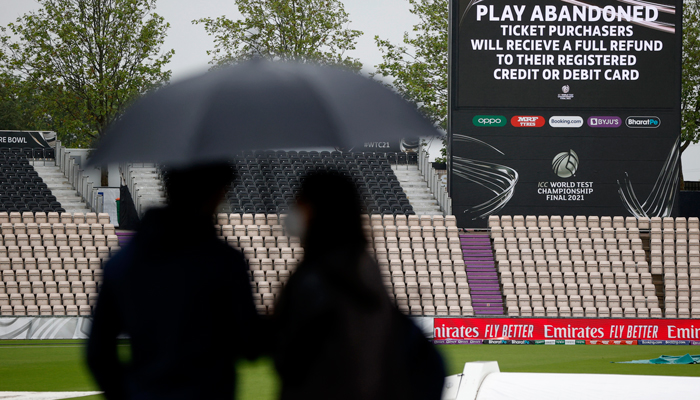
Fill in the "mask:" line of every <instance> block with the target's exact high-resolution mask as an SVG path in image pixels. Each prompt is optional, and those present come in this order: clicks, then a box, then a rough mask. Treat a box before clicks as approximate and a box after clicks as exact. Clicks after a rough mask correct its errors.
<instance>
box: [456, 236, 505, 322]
mask: <svg viewBox="0 0 700 400" xmlns="http://www.w3.org/2000/svg"><path fill="white" fill-rule="evenodd" d="M459 241H460V243H461V245H462V254H463V256H464V264H465V265H466V268H467V282H469V291H470V293H471V298H472V306H473V307H474V315H476V316H480V315H503V314H504V312H503V293H502V292H501V285H500V282H499V280H498V271H497V270H496V263H495V261H494V259H493V247H492V246H491V238H490V237H489V234H488V233H469V232H467V233H464V234H461V235H459Z"/></svg>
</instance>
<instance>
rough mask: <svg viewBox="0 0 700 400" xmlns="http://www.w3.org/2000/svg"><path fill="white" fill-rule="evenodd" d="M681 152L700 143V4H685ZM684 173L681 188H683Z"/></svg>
mask: <svg viewBox="0 0 700 400" xmlns="http://www.w3.org/2000/svg"><path fill="white" fill-rule="evenodd" d="M682 66H683V75H682V81H683V83H682V85H681V153H683V151H684V150H685V149H687V148H688V146H690V145H691V144H693V143H698V142H699V141H700V3H698V0H685V1H684V2H683V58H682ZM682 177H683V175H682V171H681V186H683V180H682Z"/></svg>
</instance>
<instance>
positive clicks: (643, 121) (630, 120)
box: [625, 117, 661, 128]
mask: <svg viewBox="0 0 700 400" xmlns="http://www.w3.org/2000/svg"><path fill="white" fill-rule="evenodd" d="M625 125H627V127H628V128H658V127H659V126H660V125H661V118H659V117H627V119H626V120H625Z"/></svg>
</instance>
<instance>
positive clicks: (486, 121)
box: [472, 115, 508, 127]
mask: <svg viewBox="0 0 700 400" xmlns="http://www.w3.org/2000/svg"><path fill="white" fill-rule="evenodd" d="M507 122H508V120H507V119H506V117H504V116H502V115H476V116H474V118H472V123H473V124H474V126H486V127H501V126H505V125H506V123H507Z"/></svg>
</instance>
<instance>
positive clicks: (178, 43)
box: [0, 0, 700, 181]
mask: <svg viewBox="0 0 700 400" xmlns="http://www.w3.org/2000/svg"><path fill="white" fill-rule="evenodd" d="M157 4H158V9H157V12H158V13H159V14H161V15H162V16H163V17H164V18H165V20H166V21H167V22H169V23H170V30H169V31H168V37H167V39H166V40H165V44H164V46H163V50H168V49H175V55H174V56H173V59H172V61H171V63H170V64H169V65H168V67H169V68H170V69H171V70H172V71H173V77H172V78H173V81H176V80H179V79H183V78H185V77H187V76H191V75H193V74H197V73H202V72H204V71H206V70H207V69H208V68H209V64H208V62H209V59H210V58H209V56H207V53H206V51H207V50H209V49H212V48H213V46H214V43H213V40H212V38H211V37H209V36H207V34H206V32H204V27H203V26H202V25H194V24H192V20H194V19H198V18H203V17H218V16H221V15H226V16H227V17H228V18H229V19H238V18H240V14H239V13H238V11H237V9H236V6H235V3H234V1H233V0H196V1H193V0H159V1H158V3H157ZM344 4H345V10H346V11H347V12H348V13H349V14H350V21H351V24H350V26H349V27H350V28H351V29H357V30H360V31H362V32H364V35H363V36H361V37H360V38H359V39H358V41H357V49H356V50H354V51H352V52H349V53H348V55H349V56H351V57H354V58H359V59H360V61H361V62H362V63H363V64H364V71H365V72H372V71H374V66H375V65H377V64H378V63H380V62H381V61H382V58H381V53H380V52H379V50H378V49H377V46H376V45H375V43H374V36H375V35H379V36H380V37H381V38H383V39H389V40H390V41H392V42H393V43H399V42H400V41H401V39H402V37H403V33H404V32H405V31H410V30H411V28H412V26H413V25H414V24H416V23H417V22H418V18H417V17H416V16H414V15H412V14H411V13H410V12H409V4H408V0H345V1H344ZM37 8H38V3H37V2H36V0H0V25H3V26H4V25H7V24H8V23H9V22H14V21H15V20H16V19H17V17H19V16H20V15H22V14H24V13H26V12H28V11H31V10H35V9H37ZM683 172H684V176H685V179H687V180H694V181H698V180H700V145H693V146H691V147H689V148H688V149H687V150H686V151H685V152H684V153H683Z"/></svg>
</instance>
